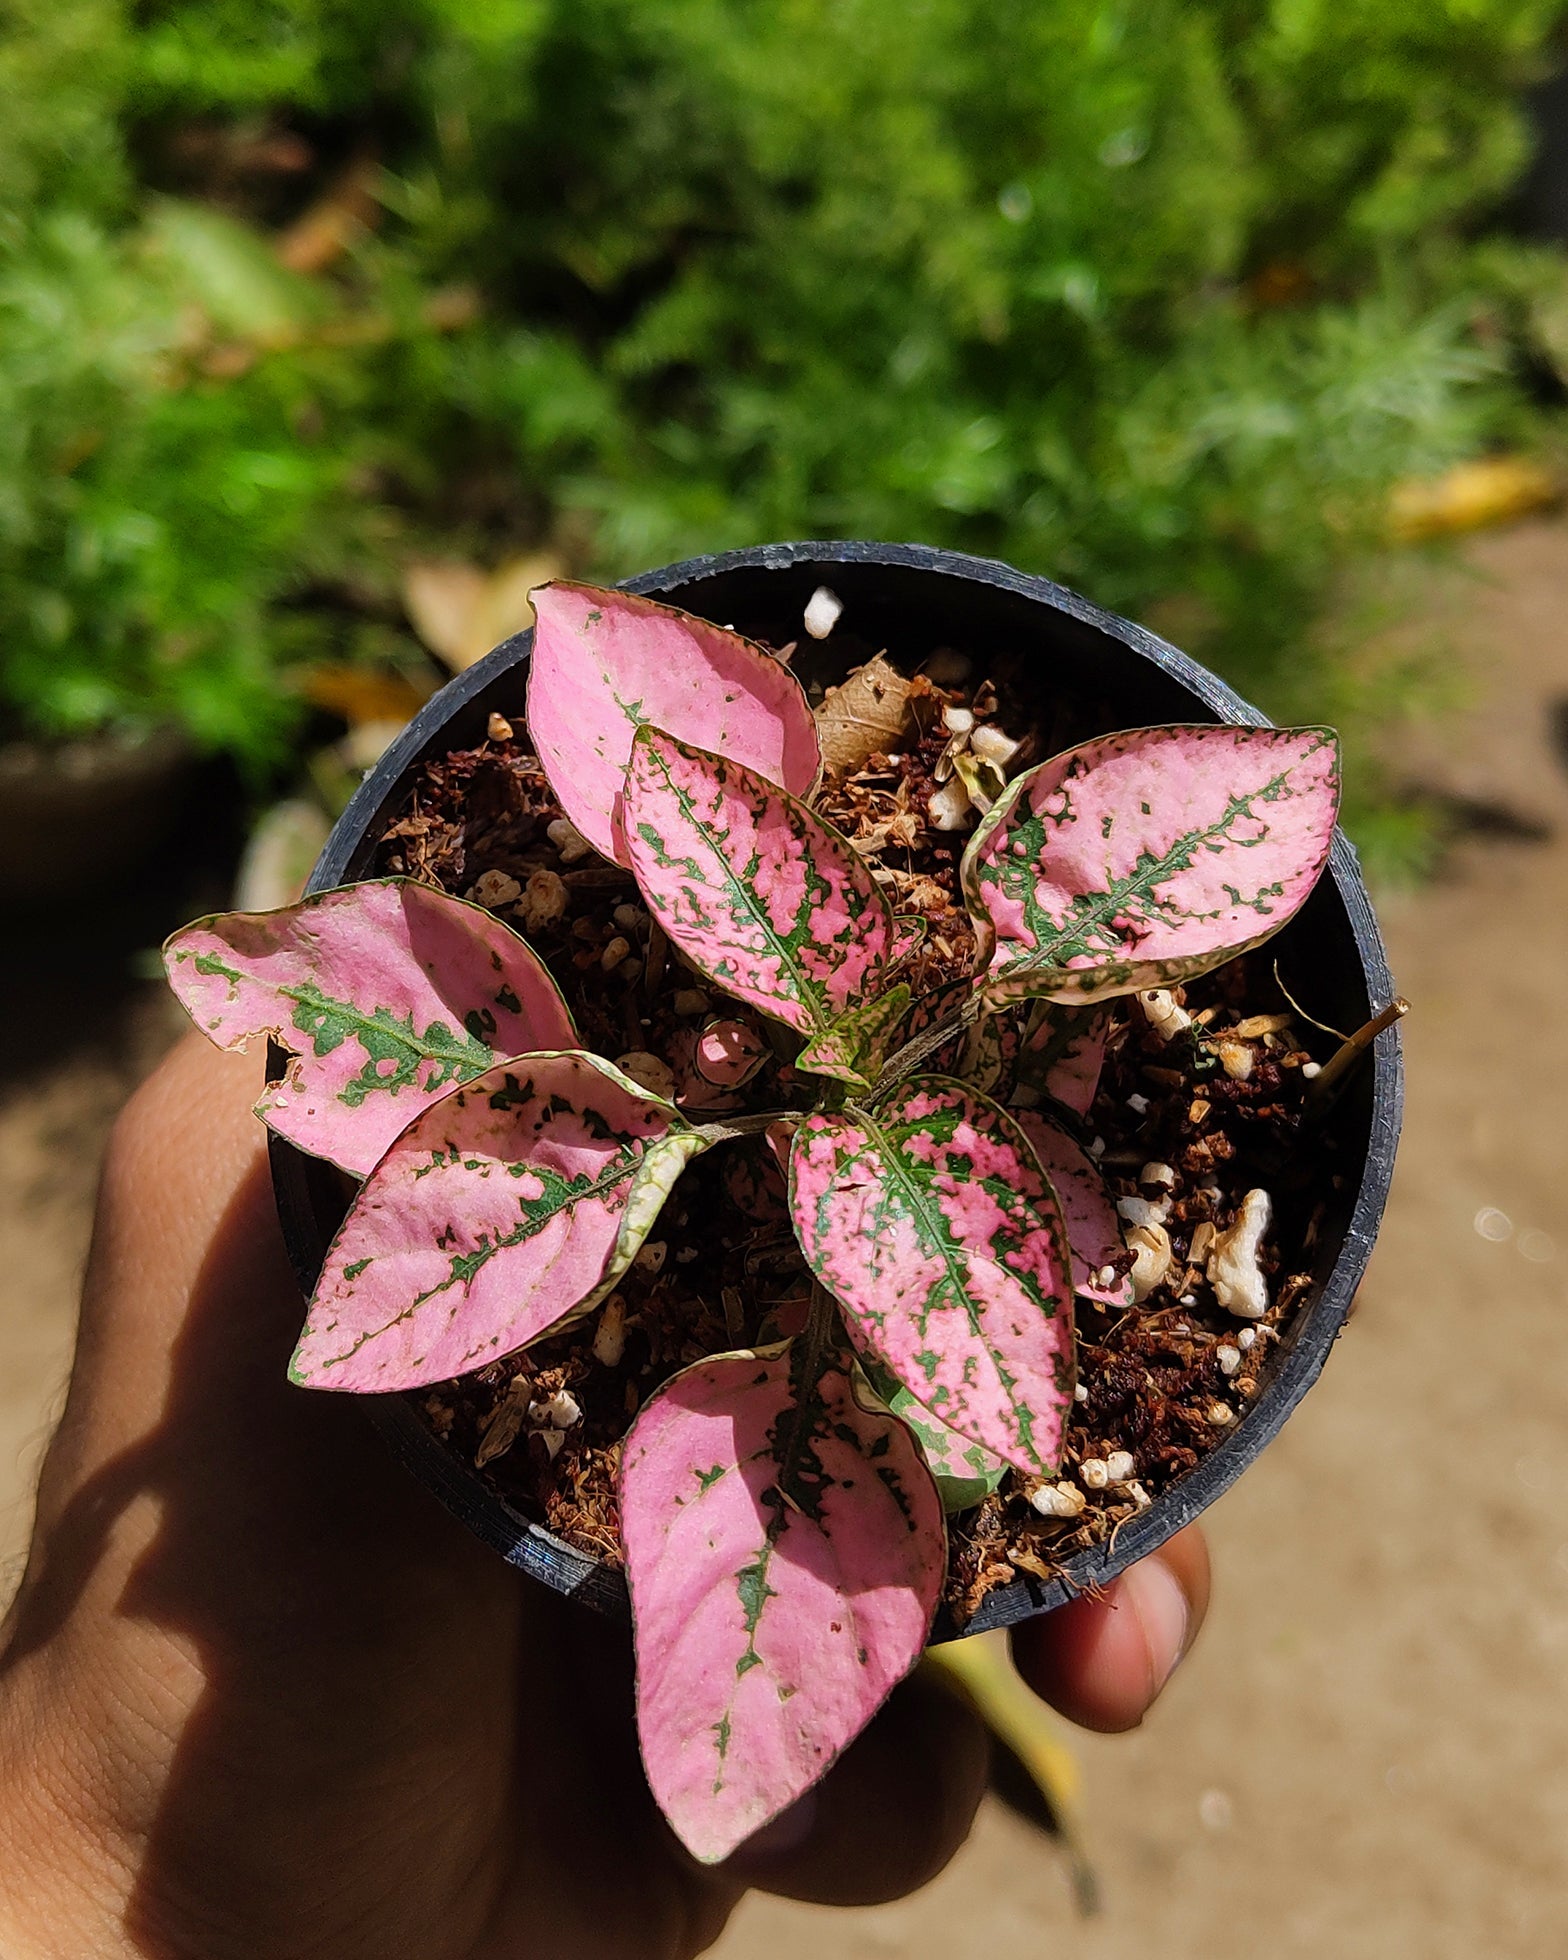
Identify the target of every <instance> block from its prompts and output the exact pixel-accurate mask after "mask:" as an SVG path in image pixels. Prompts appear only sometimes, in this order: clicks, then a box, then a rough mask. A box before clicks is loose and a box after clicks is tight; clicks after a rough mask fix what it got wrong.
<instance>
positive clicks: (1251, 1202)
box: [1207, 1190, 1274, 1320]
mask: <svg viewBox="0 0 1568 1960" xmlns="http://www.w3.org/2000/svg"><path fill="white" fill-rule="evenodd" d="M1273 1217H1274V1206H1273V1203H1272V1201H1271V1200H1270V1198H1269V1194H1268V1192H1267V1191H1261V1190H1254V1191H1249V1192H1248V1193H1247V1195H1246V1196H1245V1197H1244V1198H1243V1199H1242V1201H1241V1210H1240V1211H1239V1212H1238V1213H1237V1214H1236V1222H1235V1224H1234V1225H1232V1226H1231V1228H1230V1230H1229V1231H1227V1232H1221V1233H1220V1234H1219V1236H1218V1237H1217V1238H1216V1239H1215V1241H1214V1244H1213V1246H1212V1247H1211V1249H1210V1251H1209V1257H1208V1262H1207V1272H1208V1275H1209V1284H1210V1286H1212V1287H1213V1288H1214V1297H1215V1299H1216V1300H1217V1301H1218V1302H1219V1303H1220V1305H1221V1306H1222V1307H1223V1308H1224V1309H1225V1311H1226V1312H1227V1313H1233V1314H1235V1315H1236V1316H1237V1317H1238V1318H1239V1319H1243V1320H1258V1319H1260V1318H1261V1317H1262V1316H1263V1315H1264V1314H1265V1313H1267V1312H1268V1306H1269V1288H1268V1281H1267V1280H1266V1279H1265V1278H1264V1276H1263V1268H1262V1267H1261V1266H1260V1265H1259V1264H1258V1254H1259V1252H1260V1251H1261V1250H1262V1248H1263V1238H1264V1234H1265V1233H1266V1232H1267V1231H1268V1229H1269V1225H1270V1223H1271V1222H1272V1220H1273Z"/></svg>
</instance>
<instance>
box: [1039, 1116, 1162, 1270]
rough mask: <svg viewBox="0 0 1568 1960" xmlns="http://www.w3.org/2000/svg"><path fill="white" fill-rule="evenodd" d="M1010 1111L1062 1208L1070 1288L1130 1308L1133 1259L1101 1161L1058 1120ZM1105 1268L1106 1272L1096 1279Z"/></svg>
mask: <svg viewBox="0 0 1568 1960" xmlns="http://www.w3.org/2000/svg"><path fill="white" fill-rule="evenodd" d="M1013 1114H1014V1115H1015V1116H1016V1117H1017V1119H1018V1127H1019V1129H1021V1130H1022V1131H1023V1133H1024V1135H1025V1136H1026V1137H1027V1138H1028V1139H1029V1147H1030V1148H1031V1149H1032V1150H1033V1152H1034V1154H1035V1156H1036V1157H1037V1158H1038V1159H1039V1160H1040V1168H1041V1170H1043V1171H1044V1172H1045V1175H1046V1178H1047V1179H1048V1180H1049V1183H1050V1186H1051V1189H1052V1190H1053V1191H1054V1192H1055V1193H1056V1196H1057V1200H1058V1202H1059V1203H1060V1205H1061V1207H1062V1220H1063V1223H1064V1224H1065V1225H1066V1227H1067V1242H1068V1245H1069V1246H1070V1247H1071V1249H1072V1271H1073V1291H1074V1292H1075V1293H1081V1294H1082V1295H1083V1296H1084V1298H1085V1299H1087V1300H1097V1301H1099V1303H1100V1305H1101V1306H1105V1307H1130V1306H1131V1305H1132V1303H1133V1296H1132V1281H1131V1279H1130V1278H1129V1276H1128V1275H1129V1274H1130V1272H1131V1270H1132V1259H1131V1257H1130V1256H1129V1254H1128V1251H1127V1248H1126V1246H1125V1245H1124V1244H1123V1243H1122V1228H1121V1221H1120V1219H1119V1218H1118V1217H1117V1215H1116V1201H1115V1199H1113V1198H1112V1196H1111V1194H1110V1192H1109V1191H1108V1190H1107V1189H1106V1188H1105V1179H1104V1178H1103V1177H1102V1176H1101V1175H1100V1167H1099V1165H1098V1164H1097V1163H1096V1162H1095V1161H1094V1159H1093V1158H1092V1157H1091V1156H1090V1155H1089V1153H1088V1151H1087V1150H1085V1149H1084V1147H1083V1145H1082V1144H1080V1143H1079V1142H1078V1141H1077V1140H1076V1139H1075V1138H1073V1137H1070V1136H1069V1135H1068V1134H1067V1132H1066V1131H1065V1130H1064V1129H1063V1128H1062V1126H1061V1124H1060V1123H1053V1122H1052V1121H1051V1119H1050V1117H1048V1116H1043V1115H1041V1113H1040V1111H1039V1110H1037V1109H1018V1110H1014V1112H1013ZM1107 1269H1109V1274H1110V1276H1109V1277H1108V1278H1102V1277H1100V1276H1101V1275H1102V1274H1104V1273H1106V1271H1107Z"/></svg>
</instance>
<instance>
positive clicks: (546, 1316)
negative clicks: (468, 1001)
mask: <svg viewBox="0 0 1568 1960" xmlns="http://www.w3.org/2000/svg"><path fill="white" fill-rule="evenodd" d="M705 1147H706V1145H705V1142H704V1139H703V1138H702V1137H700V1136H699V1135H698V1134H697V1133H696V1131H694V1130H692V1129H690V1128H688V1127H687V1125H686V1124H685V1123H684V1122H683V1121H682V1119H681V1117H680V1116H679V1115H678V1113H677V1112H676V1111H675V1109H674V1108H672V1107H671V1105H670V1104H669V1103H664V1102H659V1101H657V1100H656V1099H655V1098H654V1097H652V1096H649V1095H646V1094H645V1093H644V1092H643V1091H642V1090H640V1089H639V1088H638V1087H637V1085H636V1084H635V1083H634V1082H632V1081H630V1080H629V1079H628V1078H627V1077H626V1076H624V1075H622V1074H621V1073H620V1071H619V1070H618V1069H615V1068H612V1067H611V1066H610V1064H609V1063H608V1062H603V1061H600V1060H599V1059H598V1058H597V1056H593V1055H588V1054H584V1053H582V1052H581V1051H578V1052H577V1053H575V1054H565V1055H521V1056H519V1057H517V1059H516V1060H514V1061H510V1062H503V1063H501V1064H500V1066H499V1067H497V1068H493V1069H491V1070H490V1071H489V1072H488V1073H487V1074H485V1075H482V1076H480V1077H479V1078H478V1079H477V1080H475V1081H473V1082H470V1083H468V1084H467V1085H466V1086H465V1087H463V1088H461V1089H456V1090H454V1091H453V1092H452V1093H451V1094H450V1095H448V1096H446V1097H445V1098H444V1099H443V1100H442V1101H441V1102H439V1103H437V1104H435V1105H434V1106H433V1107H432V1108H429V1109H427V1110H426V1111H425V1112H424V1114H423V1115H422V1116H420V1117H419V1118H418V1119H417V1121H415V1122H414V1123H413V1124H411V1125H410V1126H409V1128H408V1129H407V1130H405V1131H404V1132H403V1134H402V1135H401V1136H400V1137H399V1138H398V1139H397V1141H396V1142H395V1143H394V1144H393V1146H392V1148H391V1149H390V1150H389V1151H388V1152H387V1154H386V1156H385V1157H384V1158H383V1159H382V1160H381V1162H380V1163H379V1164H378V1165H377V1166H376V1168H375V1170H374V1171H372V1173H371V1174H370V1177H369V1178H368V1179H367V1180H366V1182H365V1185H364V1187H363V1189H362V1190H361V1191H360V1193H359V1196H358V1198H357V1199H356V1200H355V1204H354V1209H353V1210H352V1211H351V1212H350V1213H349V1215H348V1217H347V1218H346V1219H345V1220H344V1223H343V1227H342V1229H341V1230H340V1231H339V1233H338V1235H337V1237H336V1239H335V1240H334V1241H333V1243H332V1249H331V1250H330V1252H329V1253H328V1254H327V1261H326V1265H325V1266H324V1267H323V1269H322V1274H321V1279H320V1281H319V1282H318V1284H317V1287H316V1293H315V1297H314V1299H313V1300H312V1301H311V1303H310V1314H309V1317H308V1319H307V1320H306V1323H305V1332H304V1334H303V1335H302V1336H301V1339H300V1344H299V1348H298V1350H297V1352H296V1353H295V1356H294V1362H293V1367H292V1370H291V1372H292V1374H293V1376H294V1379H295V1380H296V1381H298V1382H303V1383H304V1384H305V1385H306V1386H307V1387H310V1388H338V1389H351V1390H355V1391H358V1392H361V1393H367V1394H381V1393H384V1392H386V1391H388V1390H391V1389H403V1388H420V1387H423V1386H424V1385H425V1384H427V1383H429V1382H437V1381H445V1380H446V1379H447V1378H448V1377H450V1376H452V1375H461V1374H465V1373H467V1372H468V1371H469V1370H470V1369H473V1368H480V1367H483V1366H484V1364H485V1363H486V1362H489V1361H497V1360H499V1359H500V1358H501V1356H502V1355H506V1354H511V1353H512V1352H513V1351H514V1350H515V1349H517V1348H520V1347H524V1346H526V1345H527V1344H528V1343H529V1342H530V1341H537V1340H538V1339H540V1337H541V1336H542V1335H545V1334H548V1333H549V1332H551V1330H552V1329H554V1328H557V1327H559V1326H560V1325H561V1324H562V1322H563V1321H565V1320H568V1319H572V1318H575V1317H576V1316H577V1315H579V1314H583V1313H586V1312H587V1311H588V1310H589V1309H590V1308H591V1307H593V1306H595V1305H597V1303H598V1302H599V1301H600V1300H601V1299H602V1298H603V1297H604V1295H605V1294H606V1293H608V1292H609V1291H610V1289H611V1288H612V1287H613V1286H614V1284H615V1282H616V1281H617V1280H618V1279H619V1278H620V1276H621V1274H622V1273H624V1272H625V1271H626V1268H627V1267H628V1266H629V1265H630V1264H631V1261H632V1259H633V1257H634V1256H635V1254H636V1252H637V1249H638V1247H639V1246H640V1245H641V1244H642V1242H643V1240H644V1239H645V1238H646V1237H647V1234H648V1230H649V1228H650V1227H651V1225H652V1224H653V1221H654V1220H655V1218H657V1216H658V1214H659V1209H660V1207H661V1206H662V1205H663V1203H664V1200H665V1198H666V1197H667V1196H668V1195H669V1191H670V1187H671V1185H673V1184H674V1182H675V1180H676V1178H677V1177H679V1175H680V1173H681V1171H682V1170H683V1169H684V1167H685V1166H686V1164H687V1163H689V1162H690V1160H691V1159H692V1158H693V1157H694V1156H696V1155H697V1153H698V1152H699V1151H701V1150H702V1149H704V1148H705Z"/></svg>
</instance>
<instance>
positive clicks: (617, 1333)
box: [593, 1246, 647, 1368]
mask: <svg viewBox="0 0 1568 1960" xmlns="http://www.w3.org/2000/svg"><path fill="white" fill-rule="evenodd" d="M643 1250H644V1251H646V1250H647V1247H646V1246H644V1248H643ZM625 1352H626V1300H625V1297H624V1295H622V1294H620V1293H612V1294H611V1295H610V1297H609V1299H608V1300H606V1301H605V1303H604V1307H603V1310H602V1311H601V1313H600V1315H599V1325H598V1326H597V1327H596V1328H595V1329H594V1336H593V1355H594V1359H595V1360H596V1361H597V1362H599V1363H600V1365H601V1366H602V1367H605V1368H618V1367H619V1366H620V1362H621V1356H622V1355H623V1354H624V1353H625Z"/></svg>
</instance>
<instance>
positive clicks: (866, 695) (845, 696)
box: [817, 653, 911, 779]
mask: <svg viewBox="0 0 1568 1960" xmlns="http://www.w3.org/2000/svg"><path fill="white" fill-rule="evenodd" d="M910 693H911V683H910V682H909V681H908V680H906V679H905V677H904V676H903V675H902V674H901V673H900V672H899V671H898V669H897V668H896V667H894V666H893V665H892V664H891V663H890V662H889V660H888V658H887V656H886V655H885V654H881V653H879V654H878V655H877V657H876V658H875V660H868V661H867V662H866V664H865V666H863V667H857V668H856V669H855V671H854V672H853V673H852V674H851V675H850V676H849V678H848V679H847V680H846V681H845V682H844V684H843V686H842V687H830V688H829V689H828V691H827V695H826V697H825V698H824V700H823V703H822V706H821V707H820V708H818V710H817V735H818V738H819V740H820V741H821V744H822V764H823V767H824V769H825V770H826V771H827V773H828V775H829V777H831V778H834V779H839V778H842V777H844V776H849V775H853V773H854V772H855V770H857V769H862V768H864V767H865V765H866V763H867V762H868V761H869V760H870V758H871V757H872V756H874V755H886V754H888V752H889V751H890V750H893V749H896V748H897V747H898V745H899V743H900V742H901V741H902V739H903V735H904V730H905V728H906V727H907V726H908V722H909V697H910Z"/></svg>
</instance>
